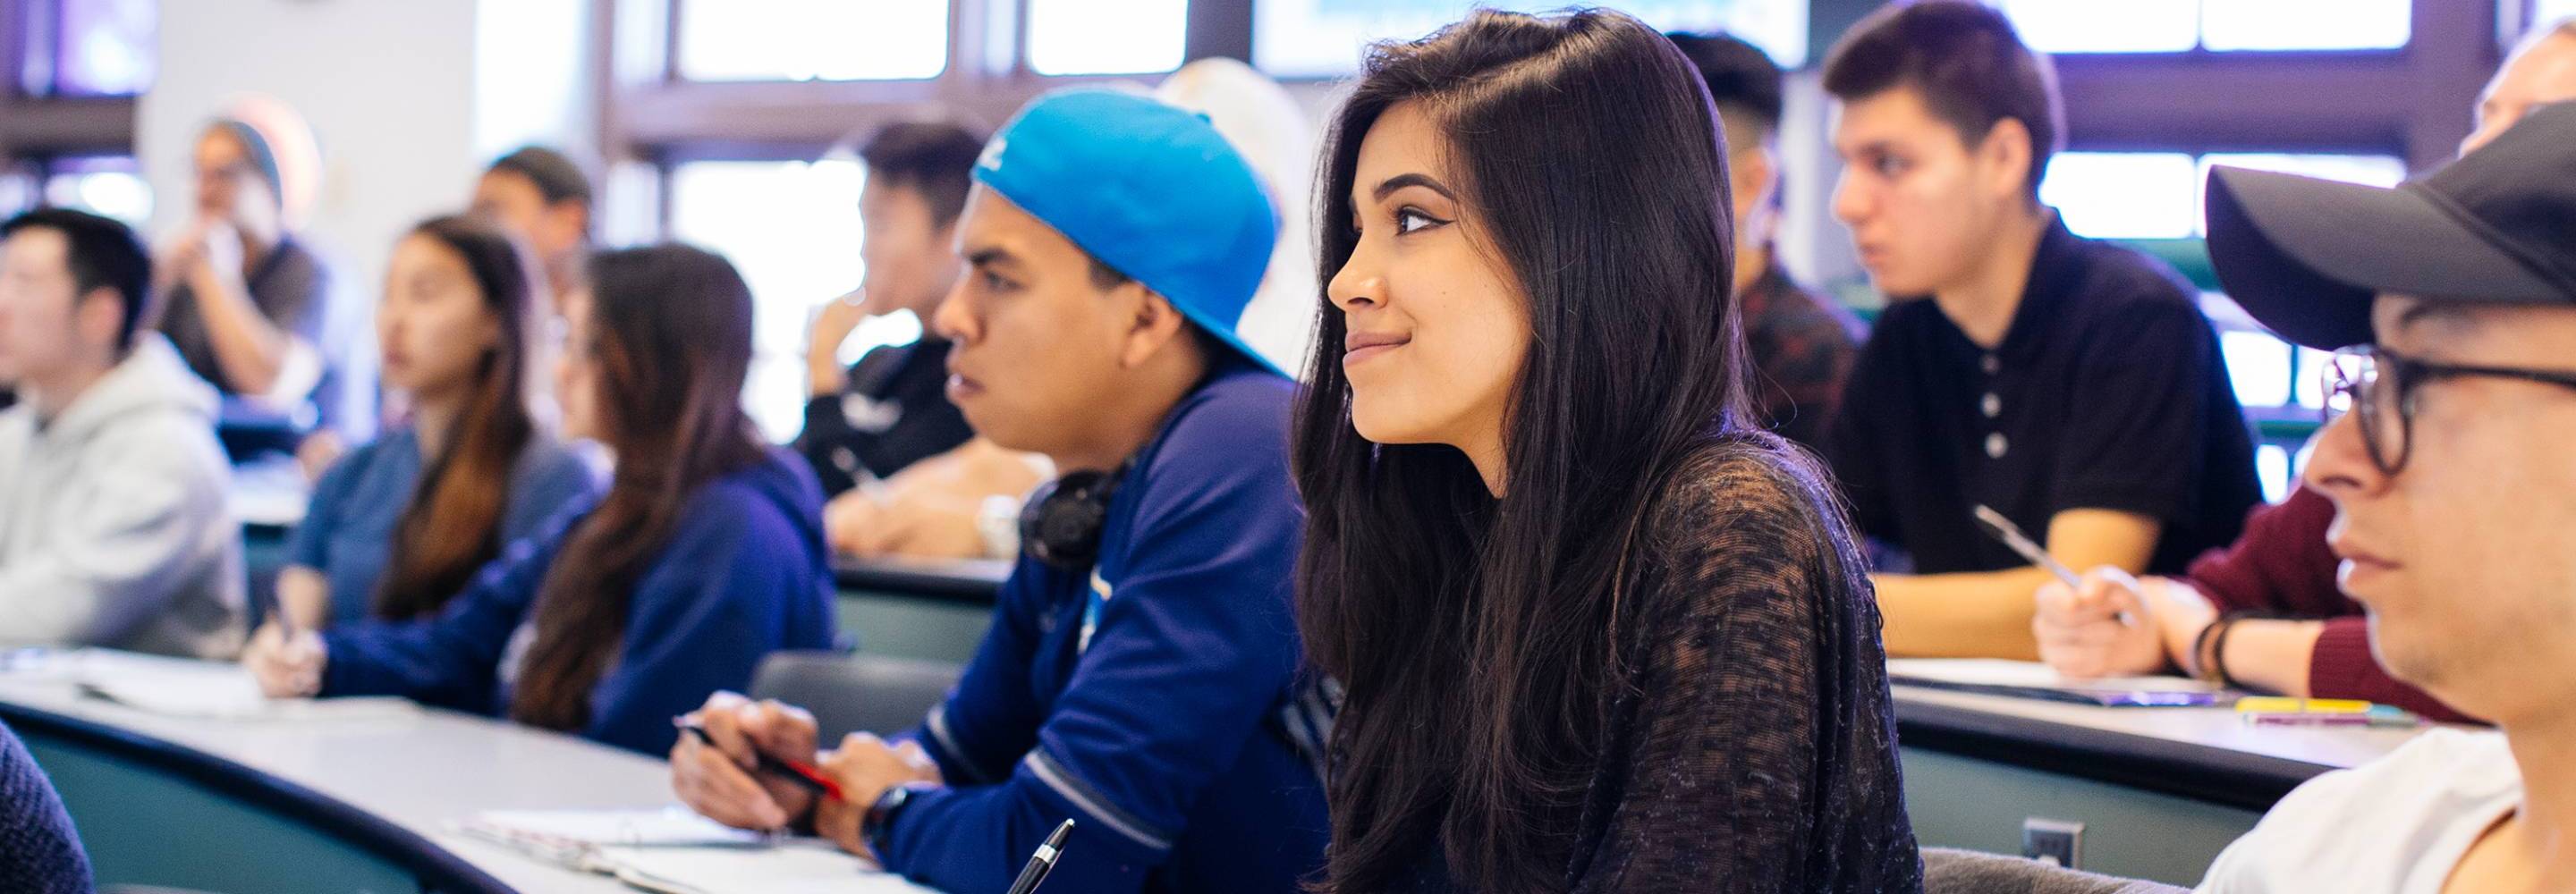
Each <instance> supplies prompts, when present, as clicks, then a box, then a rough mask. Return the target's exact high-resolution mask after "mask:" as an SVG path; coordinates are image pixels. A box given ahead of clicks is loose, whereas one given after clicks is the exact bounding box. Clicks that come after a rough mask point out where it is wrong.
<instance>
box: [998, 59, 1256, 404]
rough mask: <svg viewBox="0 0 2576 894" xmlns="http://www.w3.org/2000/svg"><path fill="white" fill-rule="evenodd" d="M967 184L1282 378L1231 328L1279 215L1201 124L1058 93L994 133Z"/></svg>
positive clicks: (1111, 100)
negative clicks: (972, 182) (1030, 219)
mask: <svg viewBox="0 0 2576 894" xmlns="http://www.w3.org/2000/svg"><path fill="white" fill-rule="evenodd" d="M975 180H976V182H978V183H982V184H984V186H985V187H986V188H989V189H991V190H992V191H994V192H996V193H1000V194H1001V196H1002V197H1003V198H1006V199H1009V200H1011V204H1014V205H1018V206H1020V208H1021V209H1022V210H1025V211H1027V212H1028V213H1029V214H1031V215H1033V216H1035V217H1036V218H1037V219H1039V220H1042V221H1045V222H1046V224H1047V226H1050V227H1054V228H1055V231H1056V232H1058V233H1062V234H1064V237H1065V238H1066V239H1070V240H1072V241H1073V244H1074V245H1076V246H1079V247H1080V248H1081V249H1082V250H1083V251H1085V252H1087V253H1089V254H1090V255H1091V256H1092V257H1094V258H1098V259H1099V260H1100V262H1101V263H1103V264H1107V265H1109V266H1110V267H1112V268H1114V269H1116V270H1117V271H1118V272H1120V273H1124V274H1126V275H1128V276H1129V277H1132V278H1134V279H1135V280H1136V281H1137V282H1140V283H1143V284H1144V285H1145V287H1146V288H1148V289H1152V290H1154V292H1155V294H1158V295H1161V296H1163V298H1164V299H1165V300H1168V301H1170V302H1171V303H1172V306H1173V307H1174V308H1177V309H1179V310H1180V312H1181V315H1182V316H1184V317H1187V318H1188V319H1189V321H1190V322H1191V323H1193V324H1195V325H1197V326H1198V327H1199V328H1201V329H1205V330H1207V332H1208V334H1210V335H1213V336H1216V338H1217V340H1218V341H1222V342H1224V343H1225V344H1226V345H1227V346H1228V347H1231V348H1233V349H1234V351H1235V353H1237V354H1241V355H1243V358H1244V359H1246V360H1249V361H1251V362H1252V363H1254V364H1255V365H1258V366H1259V367H1261V368H1262V369H1266V370H1269V371H1271V372H1273V373H1278V374H1281V375H1286V373H1284V372H1281V370H1280V369H1279V367H1278V366H1277V365H1275V364H1272V363H1271V362H1270V361H1269V360H1267V359H1265V358H1263V357H1262V356H1261V354H1260V352H1258V351H1254V350H1253V349H1252V348H1251V347H1250V346H1248V345H1245V344H1244V343H1243V338H1242V337H1241V336H1238V335H1236V334H1235V331H1234V325H1235V321H1236V320H1238V319H1241V318H1242V317H1243V307H1244V305H1246V304H1249V303H1251V302H1252V294H1253V293H1254V292H1255V291H1258V290H1259V289H1260V288H1261V276H1262V274H1263V273H1264V272H1265V271H1267V270H1269V269H1270V251H1271V247H1272V246H1273V245H1274V244H1275V243H1276V242H1277V241H1278V239H1279V212H1278V210H1277V209H1276V208H1273V207H1272V206H1271V204H1270V194H1269V192H1268V191H1267V190H1265V189H1263V188H1262V185H1261V179H1260V177H1259V176H1258V175H1255V174H1254V173H1253V172H1252V166H1251V165H1250V164H1248V163H1246V162H1245V161H1244V160H1243V156H1242V155H1241V154H1239V153H1237V152H1235V151H1234V146H1233V145H1232V144H1229V143H1227V142H1226V141H1225V137H1223V136H1219V135H1218V134H1217V132H1216V126H1215V125H1212V124H1209V123H1208V119H1207V116H1205V115H1200V114H1197V113H1194V112H1188V111H1183V110H1181V109H1179V108H1176V107H1173V106H1169V105H1165V104H1163V103H1161V102H1158V101H1155V100H1154V99H1152V98H1150V97H1147V96H1142V95H1139V94H1134V93H1123V92H1119V91H1115V90H1102V89H1098V88H1077V89H1070V90H1059V91H1056V92H1053V93H1049V94H1047V95H1045V96H1041V97H1038V98H1037V99H1036V100H1035V101H1033V102H1031V103H1029V105H1028V107H1027V108H1024V109H1021V110H1020V113H1019V115H1018V116H1017V117H1014V118H1012V119H1011V123H1009V124H1006V125H1003V126H1002V130H1001V132H1000V133H996V134H994V135H993V139H992V142H990V143H987V144H985V146H984V155H983V157H982V158H980V159H977V160H976V162H975Z"/></svg>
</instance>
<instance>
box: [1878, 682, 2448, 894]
mask: <svg viewBox="0 0 2576 894" xmlns="http://www.w3.org/2000/svg"><path fill="white" fill-rule="evenodd" d="M1894 692H1895V696H1896V719H1897V738H1898V741H1899V743H1900V751H1901V752H1902V759H1903V761H1904V769H1905V796H1906V808H1907V812H1908V813H1909V814H1910V815H1911V816H1912V818H1913V820H1914V832H1915V835H1916V837H1917V838H1919V839H1920V840H1921V841H1922V843H1923V844H1924V845H1925V846H1943V847H1963V848H1970V849H1974V850H1982V851H1993V852H1999V853H2007V854H2017V853H2020V852H2021V829H2022V822H2023V820H2024V819H2026V818H2046V819H2055V820H2067V821H2075V822H2082V823H2084V824H2085V834H2084V844H2083V847H2084V858H2083V868H2085V869H2090V870H2093V871H2097V872H2105V873H2110V874H2112V875H2121V876H2130V877H2135V878H2147V879H2154V880H2156V881H2162V882H2167V883H2171V884H2178V885H2186V886H2188V885H2193V884H2197V883H2198V882H2199V881H2200V877H2201V875H2202V874H2203V873H2204V872H2205V871H2206V870H2207V869H2208V868H2209V862H2210V861H2211V860H2212V859H2214V858H2216V857H2217V856H2218V852H2219V851H2220V850H2223V849H2225V848H2226V846H2227V844H2228V843H2229V842H2232V841H2234V840H2236V838H2237V837H2238V836H2241V835H2243V834H2245V832H2246V831H2247V830H2249V829H2252V828H2253V827H2254V823H2255V821H2256V820H2258V819H2260V818H2261V817H2262V814H2263V811H2264V810H2266V809H2268V808H2270V807H2271V805H2272V803H2273V802H2274V801H2277V800H2279V799H2280V797H2281V796H2282V795H2283V794H2287V793H2288V792H2289V790H2290V789H2293V788H2296V787H2298V785H2299V784H2300V783H2302V782H2306V781H2307V780H2308V779H2310V778H2311V777H2314V776H2316V775H2317V774H2320V773H2324V772H2327V771H2329V770H2336V769H2341V768H2344V767H2350V766H2353V765H2355V764H2359V763H2364V762H2367V761H2369V760H2371V759H2374V758H2377V757H2379V756H2380V755H2383V754H2386V753H2388V752H2390V751H2393V750H2395V749H2396V748H2397V747H2398V746H2399V745H2403V744H2405V743H2406V741H2407V740H2408V739H2412V738H2414V737H2415V736H2416V735H2418V734H2419V733H2420V732H2421V730H2420V729H2417V730H2408V729H2369V728H2344V727H2254V726H2247V725H2245V723H2244V722H2243V721H2241V720H2239V719H2238V718H2237V716H2236V713H2235V711H2233V710H2231V709H2227V708H2096V707H2088V706H2084V705H2075V704H2061V703H2057V702H2047V701H2038V700H2032V699H2020V698H2007V697H2002V696H1990V695H1975V694H1969V693H1961V692H1946V691H1941V690H1935V689H1924V688H1919V687H1912V686H1897V687H1895V688H1894Z"/></svg>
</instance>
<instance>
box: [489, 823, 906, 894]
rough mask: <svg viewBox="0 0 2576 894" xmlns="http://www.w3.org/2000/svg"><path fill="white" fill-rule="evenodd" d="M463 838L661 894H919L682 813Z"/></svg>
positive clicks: (872, 873) (808, 849) (531, 826)
mask: <svg viewBox="0 0 2576 894" xmlns="http://www.w3.org/2000/svg"><path fill="white" fill-rule="evenodd" d="M457 829H458V831H461V832H463V833H465V834H466V835H469V836H472V837H475V838H480V839H483V840H485V841H491V842H494V843H497V844H501V845H505V846H507V847H510V848H512V849H514V850H517V851H519V852H520V853H524V854H527V855H529V856H532V857H535V858H537V859H539V860H543V861H545V862H548V863H552V864H555V865H557V866H562V867H564V868H567V869H572V870H577V871H580V872H588V873H592V874H596V875H605V876H609V877H612V878H615V879H617V880H618V881H619V882H622V883H624V884H625V885H627V886H628V887H631V888H636V889H639V890H644V891H653V892H658V894H733V892H745V894H749V892H759V894H801V892H808V891H812V892H824V891H831V892H851V894H869V892H885V894H917V892H924V891H926V890H927V889H924V888H921V887H918V886H915V885H913V884H912V883H911V882H907V881H904V880H903V879H902V878H901V877H900V876H896V875H892V874H889V873H886V872H882V871H879V870H877V869H876V868H875V867H874V866H872V865H870V864H869V863H868V862H867V861H865V860H861V859H860V858H858V857H856V856H852V855H850V854H848V853H845V852H843V851H841V850H840V849H839V848H837V847H834V846H833V845H832V844H831V843H830V842H827V841H823V840H821V839H817V838H779V837H776V836H771V835H766V834H762V833H759V832H748V831H744V830H741V829H734V828H729V827H726V826H723V825H720V824H717V823H715V822H714V821H711V820H708V819H706V818H704V817H701V816H699V815H697V814H695V813H691V812H689V811H688V810H687V809H686V808H682V807H677V806H673V807H665V808H663V809H661V810H496V811H487V812H484V813H481V814H477V815H476V816H475V817H474V818H473V819H470V820H466V821H465V822H463V823H459V824H457Z"/></svg>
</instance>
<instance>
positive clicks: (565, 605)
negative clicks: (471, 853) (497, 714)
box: [510, 245, 767, 730]
mask: <svg viewBox="0 0 2576 894" xmlns="http://www.w3.org/2000/svg"><path fill="white" fill-rule="evenodd" d="M590 284H591V285H590V288H591V296H592V300H591V307H590V320H589V322H590V324H591V326H592V332H593V333H594V334H595V339H594V340H593V342H592V343H591V344H589V345H577V346H575V347H574V348H573V350H577V351H592V352H595V353H594V354H593V356H594V358H595V359H596V361H597V363H598V364H599V369H600V383H599V398H598V401H599V402H598V406H599V413H600V416H601V419H600V427H601V428H602V429H603V431H602V439H603V440H605V441H606V442H607V444H608V447H609V450H610V451H611V452H612V453H614V454H615V455H616V456H617V457H618V463H617V471H616V473H615V475H614V476H613V477H612V478H611V479H610V480H609V485H608V494H607V495H606V496H605V497H603V498H601V500H600V503H599V508H598V509H596V510H594V511H592V512H591V513H590V515H589V516H587V517H585V518H583V519H582V520H581V522H580V523H579V524H577V525H575V526H574V527H573V529H572V530H571V531H570V532H569V533H567V534H566V535H565V542H564V544H563V548H562V550H561V551H560V552H558V553H557V554H556V556H555V560H554V563H553V567H551V568H550V569H548V570H547V572H546V578H545V583H544V584H543V585H542V586H541V587H540V588H539V590H538V594H537V602H536V609H535V612H536V637H535V641H534V642H533V643H532V644H531V645H530V646H529V647H528V657H527V662H526V664H525V666H524V667H523V669H522V670H521V671H520V673H519V682H518V688H517V693H516V695H515V697H514V698H513V699H512V702H511V706H510V716H511V717H512V718H514V719H517V720H519V721H522V722H525V723H528V724H531V725H535V726H542V727H547V728H550V729H562V730H570V729H580V728H582V727H583V726H585V725H588V724H589V722H590V694H591V689H592V687H594V686H596V685H598V683H599V680H600V678H601V677H602V676H604V675H606V673H607V671H608V668H609V666H610V665H611V664H613V663H614V662H615V661H616V660H617V651H618V643H619V641H620V640H621V639H622V638H623V637H624V635H625V632H626V620H627V618H626V614H627V609H628V607H629V604H630V602H631V601H632V600H633V599H634V591H635V585H636V584H637V583H638V582H639V581H641V580H642V579H643V576H644V571H645V569H646V568H647V567H648V566H650V565H651V564H652V563H653V560H654V557H655V556H656V555H658V554H659V553H660V551H661V550H662V548H663V547H664V546H665V545H666V544H667V543H668V541H669V540H670V538H671V532H672V529H673V528H674V527H675V526H676V525H677V524H678V523H679V520H680V510H681V508H682V507H683V506H685V505H686V503H687V501H688V499H689V497H690V496H691V495H692V494H694V493H695V492H696V491H697V489H698V487H699V486H701V485H704V484H706V483H707V482H709V481H712V480H714V479H716V478H719V477H722V476H724V475H727V474H730V473H732V472H734V471H737V470H740V469H743V468H747V467H750V466H752V465H754V464H757V463H759V462H761V461H762V459H763V458H764V457H765V456H766V455H767V452H766V448H765V446H764V442H763V441H762V440H761V438H760V434H759V432H758V431H756V430H755V429H753V427H752V424H751V418H750V417H749V416H747V415H744V413H743V409H742V382H743V375H744V373H745V372H746V371H747V370H748V369H749V368H750V366H751V289H750V287H748V286H745V285H744V284H743V281H742V275H741V274H740V273H737V272H735V270H734V267H733V265H732V264H730V263H727V262H726V261H725V259H724V258H723V257H721V256H718V255H716V254H713V253H711V252H707V251H704V250H701V249H697V248H692V247H689V246H685V245H658V246H653V247H650V248H634V249H625V250H620V251H612V252H608V253H606V254H602V255H600V256H598V257H597V258H594V259H592V261H591V265H590Z"/></svg>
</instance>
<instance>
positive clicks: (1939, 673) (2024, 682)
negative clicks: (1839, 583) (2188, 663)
mask: <svg viewBox="0 0 2576 894" xmlns="http://www.w3.org/2000/svg"><path fill="white" fill-rule="evenodd" d="M1887 676H1888V677H1889V678H1891V679H1899V680H1901V679H1908V678H1910V679H1917V680H1933V681H1938V682H1942V683H1951V684H1956V685H1965V686H2016V687H2022V688H2027V689H2064V690H2070V691H2085V692H2098V691H2108V690H2119V691H2134V692H2217V691H2218V687H2217V686H2215V685H2212V684H2209V683H2204V682H2201V681H2199V680H2193V679H2189V678H2186V677H2160V676H2159V677H2090V678H2087V677H2069V676H2066V675H2064V674H2060V673H2058V672H2057V671H2055V670H2052V669H2050V668H2049V666H2048V665H2045V664H2041V663H2039V662H2036V661H2005V660H2001V659H1992V658H1890V659H1888V660H1887Z"/></svg>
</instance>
